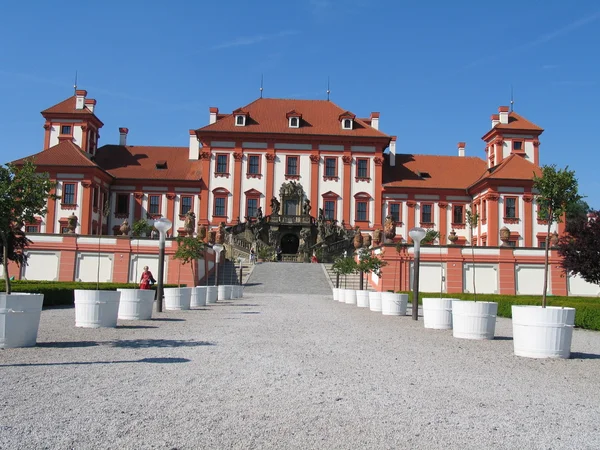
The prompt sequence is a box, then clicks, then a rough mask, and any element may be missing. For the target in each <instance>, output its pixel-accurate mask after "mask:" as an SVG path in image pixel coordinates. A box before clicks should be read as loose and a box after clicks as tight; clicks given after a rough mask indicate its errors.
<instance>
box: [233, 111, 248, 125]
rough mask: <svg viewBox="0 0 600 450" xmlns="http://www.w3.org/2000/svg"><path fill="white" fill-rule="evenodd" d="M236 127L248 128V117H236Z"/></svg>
mask: <svg viewBox="0 0 600 450" xmlns="http://www.w3.org/2000/svg"><path fill="white" fill-rule="evenodd" d="M235 125H236V126H237V127H243V126H246V116H243V115H241V114H240V115H238V116H235Z"/></svg>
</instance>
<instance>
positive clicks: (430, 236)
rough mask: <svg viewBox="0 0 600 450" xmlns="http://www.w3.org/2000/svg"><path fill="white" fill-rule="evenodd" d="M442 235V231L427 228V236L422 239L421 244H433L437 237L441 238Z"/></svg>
mask: <svg viewBox="0 0 600 450" xmlns="http://www.w3.org/2000/svg"><path fill="white" fill-rule="evenodd" d="M439 237H440V233H439V231H435V230H433V229H429V230H427V232H426V233H425V237H424V238H423V240H422V241H421V244H424V245H427V244H433V242H434V241H435V240H436V239H439Z"/></svg>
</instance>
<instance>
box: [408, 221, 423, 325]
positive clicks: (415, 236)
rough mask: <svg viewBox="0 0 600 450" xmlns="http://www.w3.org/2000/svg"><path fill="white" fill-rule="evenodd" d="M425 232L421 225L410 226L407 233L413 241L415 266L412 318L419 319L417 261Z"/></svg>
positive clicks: (418, 261) (418, 260) (419, 257)
mask: <svg viewBox="0 0 600 450" xmlns="http://www.w3.org/2000/svg"><path fill="white" fill-rule="evenodd" d="M426 234H427V232H426V231H425V229H423V228H421V227H415V228H412V229H411V230H410V231H409V232H408V235H409V236H410V238H411V239H412V240H413V241H414V243H415V267H414V270H413V300H412V318H413V320H419V263H420V259H421V241H422V240H423V238H424V237H425V235H426Z"/></svg>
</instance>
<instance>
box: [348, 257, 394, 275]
mask: <svg viewBox="0 0 600 450" xmlns="http://www.w3.org/2000/svg"><path fill="white" fill-rule="evenodd" d="M387 264H388V263H387V261H384V260H382V259H380V258H378V257H377V256H375V255H373V254H372V253H371V252H369V251H366V252H361V253H360V254H359V259H358V263H357V265H356V268H357V270H359V271H361V272H364V273H374V274H375V275H377V276H378V277H380V276H381V268H382V267H385V266H387Z"/></svg>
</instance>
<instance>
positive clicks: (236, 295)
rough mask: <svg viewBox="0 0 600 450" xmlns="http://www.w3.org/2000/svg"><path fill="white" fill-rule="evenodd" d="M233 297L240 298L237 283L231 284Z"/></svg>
mask: <svg viewBox="0 0 600 450" xmlns="http://www.w3.org/2000/svg"><path fill="white" fill-rule="evenodd" d="M231 298H240V294H239V291H238V285H237V284H234V285H232V286H231Z"/></svg>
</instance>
